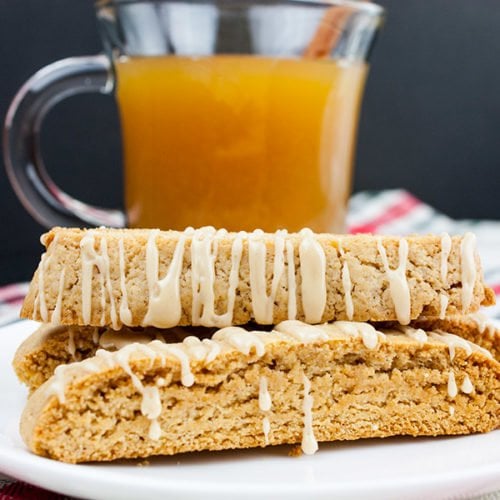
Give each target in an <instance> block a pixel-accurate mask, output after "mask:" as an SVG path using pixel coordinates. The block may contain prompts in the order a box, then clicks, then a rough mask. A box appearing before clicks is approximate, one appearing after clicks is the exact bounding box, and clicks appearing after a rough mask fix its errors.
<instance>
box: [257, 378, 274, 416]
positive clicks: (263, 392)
mask: <svg viewBox="0 0 500 500" xmlns="http://www.w3.org/2000/svg"><path fill="white" fill-rule="evenodd" d="M271 405H272V401H271V395H270V394H269V390H268V387H267V377H265V376H264V375H262V376H261V377H260V380H259V409H260V411H269V410H270V409H271Z"/></svg>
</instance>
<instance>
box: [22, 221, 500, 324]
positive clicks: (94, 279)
mask: <svg viewBox="0 0 500 500" xmlns="http://www.w3.org/2000/svg"><path fill="white" fill-rule="evenodd" d="M42 242H43V244H44V245H45V246H46V248H47V251H46V253H45V254H43V255H42V259H41V262H40V264H39V266H38V269H37V271H36V273H35V276H34V277H33V280H32V282H31V286H30V289H29V292H28V295H27V297H26V300H25V302H24V305H23V309H22V313H21V315H22V316H23V317H25V318H31V319H34V320H38V321H43V322H46V323H47V322H51V323H54V324H66V325H89V326H112V327H113V328H119V327H120V326H122V325H127V326H155V327H159V328H167V327H172V326H176V325H202V326H216V327H223V326H228V325H237V324H244V323H248V322H249V321H254V322H256V323H260V324H275V323H278V322H280V321H283V320H286V319H298V320H302V321H305V322H307V323H312V324H314V323H321V322H326V321H332V320H354V321H399V322H400V323H402V324H407V323H409V322H410V321H411V320H413V319H416V318H418V317H419V316H426V317H444V316H445V315H448V314H449V315H453V314H461V313H470V312H474V311H476V310H477V309H478V308H479V306H480V305H489V304H492V303H494V295H493V292H492V291H491V290H490V289H489V288H487V287H486V286H485V285H484V283H483V278H482V271H481V266H480V262H479V258H478V256H477V253H476V248H475V237H474V236H473V235H472V234H466V235H465V236H463V237H460V236H455V237H449V236H448V235H446V234H444V235H440V236H434V235H428V236H409V237H405V238H401V237H392V236H372V235H354V236H347V235H346V236H339V235H330V234H314V233H312V232H311V231H310V230H307V229H305V230H303V231H301V232H300V233H294V234H288V233H287V232H286V231H278V232H276V233H274V234H266V233H263V232H262V231H259V230H257V231H254V232H253V233H243V232H241V233H228V232H227V231H225V230H218V231H216V230H215V229H213V228H201V229H197V230H194V229H191V228H189V229H187V230H186V231H184V232H176V231H159V230H144V229H122V230H117V229H104V228H102V229H92V230H80V229H63V228H55V229H53V230H51V231H50V232H49V233H47V234H46V235H44V236H43V237H42Z"/></svg>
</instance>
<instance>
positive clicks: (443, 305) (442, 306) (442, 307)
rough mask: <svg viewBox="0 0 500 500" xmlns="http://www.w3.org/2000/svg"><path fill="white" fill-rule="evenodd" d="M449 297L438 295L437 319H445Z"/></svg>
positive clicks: (442, 294)
mask: <svg viewBox="0 0 500 500" xmlns="http://www.w3.org/2000/svg"><path fill="white" fill-rule="evenodd" d="M449 300H450V299H449V297H448V295H446V294H445V293H440V294H439V319H445V318H446V309H448V302H449Z"/></svg>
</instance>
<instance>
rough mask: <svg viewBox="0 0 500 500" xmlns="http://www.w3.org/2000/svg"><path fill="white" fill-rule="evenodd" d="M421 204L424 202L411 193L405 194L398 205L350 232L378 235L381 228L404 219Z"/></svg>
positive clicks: (352, 228)
mask: <svg viewBox="0 0 500 500" xmlns="http://www.w3.org/2000/svg"><path fill="white" fill-rule="evenodd" d="M421 204H422V202H421V201H420V200H419V199H417V198H415V197H414V196H412V195H411V194H409V193H405V194H404V196H403V197H402V198H401V199H400V200H398V201H397V203H395V204H394V205H392V206H390V207H389V208H387V209H386V211H385V212H384V213H382V214H380V215H379V216H378V217H375V218H374V219H372V220H371V221H368V222H365V223H364V224H359V225H357V226H352V227H350V228H349V232H350V233H352V234H356V233H376V232H377V229H378V228H379V227H380V226H382V225H384V224H387V223H389V222H393V221H395V220H397V219H400V218H401V217H404V216H405V215H407V214H408V213H410V212H411V211H412V210H413V209H414V208H415V207H416V206H418V205H421Z"/></svg>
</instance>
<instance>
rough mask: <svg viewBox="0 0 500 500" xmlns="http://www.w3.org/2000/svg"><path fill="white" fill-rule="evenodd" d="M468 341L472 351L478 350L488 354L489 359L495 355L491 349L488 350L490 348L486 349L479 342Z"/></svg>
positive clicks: (484, 354) (485, 354)
mask: <svg viewBox="0 0 500 500" xmlns="http://www.w3.org/2000/svg"><path fill="white" fill-rule="evenodd" d="M466 342H467V344H468V346H469V348H470V350H471V351H472V352H478V353H480V354H482V355H483V356H486V357H487V358H489V359H493V355H492V354H491V352H490V351H488V349H485V348H484V347H481V346H479V345H477V344H474V343H472V342H469V341H468V340H467V341H466Z"/></svg>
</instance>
